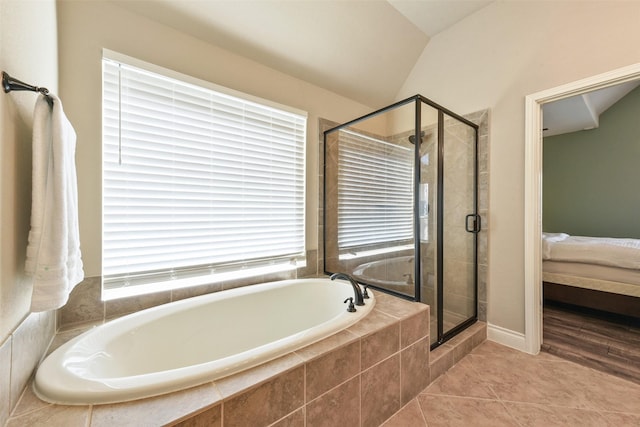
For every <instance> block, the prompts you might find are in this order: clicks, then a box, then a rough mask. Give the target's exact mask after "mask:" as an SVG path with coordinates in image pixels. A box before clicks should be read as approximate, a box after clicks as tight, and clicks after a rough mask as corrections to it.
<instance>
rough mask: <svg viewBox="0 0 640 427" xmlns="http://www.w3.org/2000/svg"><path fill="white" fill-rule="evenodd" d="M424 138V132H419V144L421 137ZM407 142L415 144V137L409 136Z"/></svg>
mask: <svg viewBox="0 0 640 427" xmlns="http://www.w3.org/2000/svg"><path fill="white" fill-rule="evenodd" d="M423 136H424V131H422V132H420V143H421V144H422V137H423ZM409 142H410V143H412V144H414V145H415V143H416V136H415V135H409Z"/></svg>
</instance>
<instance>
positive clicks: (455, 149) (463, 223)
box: [439, 114, 478, 335]
mask: <svg viewBox="0 0 640 427" xmlns="http://www.w3.org/2000/svg"><path fill="white" fill-rule="evenodd" d="M443 119H444V120H443V125H444V126H443V128H444V129H443V141H442V142H443V143H442V149H443V178H442V210H443V219H442V236H443V237H442V260H443V263H442V265H443V267H442V268H443V270H442V280H443V293H442V300H441V301H442V306H443V307H442V308H443V309H442V316H443V318H442V319H441V320H440V322H439V323H440V324H441V325H442V331H440V332H441V333H442V334H444V335H446V334H448V333H449V332H450V331H452V330H455V328H456V327H458V326H460V325H462V324H464V323H465V322H466V321H467V320H468V319H469V318H472V317H475V316H476V306H477V305H476V300H477V298H476V235H477V233H476V232H475V230H476V229H477V228H478V224H477V223H476V221H478V217H477V216H475V215H474V213H475V212H476V209H475V204H476V197H475V193H476V191H475V186H476V174H475V171H476V156H475V151H476V144H475V141H476V138H475V128H473V127H471V126H469V125H468V124H466V123H464V122H461V121H459V120H457V119H456V118H454V117H451V116H449V115H447V114H444V115H443Z"/></svg>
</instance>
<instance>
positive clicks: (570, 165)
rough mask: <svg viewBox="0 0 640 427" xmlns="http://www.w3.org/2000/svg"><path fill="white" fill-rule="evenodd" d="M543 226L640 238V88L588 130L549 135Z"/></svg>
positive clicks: (545, 153) (583, 233)
mask: <svg viewBox="0 0 640 427" xmlns="http://www.w3.org/2000/svg"><path fill="white" fill-rule="evenodd" d="M543 161H544V163H543V230H544V231H547V232H565V233H569V234H572V235H580V236H603V237H604V236H607V237H634V238H640V87H638V88H636V89H634V90H633V91H631V92H630V93H629V94H627V95H626V96H625V97H624V98H622V99H621V100H620V101H618V103H616V104H615V105H613V106H612V107H611V108H609V109H608V110H607V111H605V112H604V113H603V114H602V115H601V116H600V126H599V127H598V128H597V129H592V130H588V131H579V132H573V133H570V134H564V135H557V136H551V137H547V138H544V148H543Z"/></svg>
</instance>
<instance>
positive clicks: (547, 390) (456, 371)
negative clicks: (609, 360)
mask: <svg viewBox="0 0 640 427" xmlns="http://www.w3.org/2000/svg"><path fill="white" fill-rule="evenodd" d="M639 425H640V385H638V384H635V383H632V382H629V381H626V380H623V379H620V378H617V377H614V376H611V375H608V374H606V373H603V372H599V371H596V370H593V369H591V368H588V367H584V366H580V365H578V364H575V363H573V362H570V361H566V360H563V359H560V358H558V357H556V356H553V355H550V354H547V353H540V354H539V355H537V356H532V355H529V354H525V353H521V352H519V351H516V350H513V349H510V348H508V347H504V346H501V345H499V344H496V343H493V342H491V341H486V342H484V343H482V344H481V345H480V346H478V347H476V348H475V349H474V350H473V351H472V352H471V353H470V354H469V355H467V356H466V357H464V358H463V359H461V360H460V361H459V362H458V363H457V364H456V365H455V366H453V367H452V368H451V369H450V370H449V371H447V373H446V374H444V375H443V376H441V377H440V378H439V379H437V380H436V381H434V382H433V383H432V384H431V385H430V386H429V387H427V388H426V389H425V390H424V391H423V392H421V393H420V394H419V395H418V396H417V398H415V399H412V400H411V401H410V402H409V403H408V404H407V405H405V406H404V407H403V408H402V410H401V411H399V412H398V413H397V414H395V415H394V416H393V417H391V418H390V419H389V420H387V422H386V423H385V424H383V426H384V427H407V426H412V427H426V426H429V427H439V426H448V427H456V426H464V427H466V426H492V427H500V426H513V427H527V426H562V427H566V426H580V427H583V426H594V427H595V426H598V427H607V426H611V427H622V426H639Z"/></svg>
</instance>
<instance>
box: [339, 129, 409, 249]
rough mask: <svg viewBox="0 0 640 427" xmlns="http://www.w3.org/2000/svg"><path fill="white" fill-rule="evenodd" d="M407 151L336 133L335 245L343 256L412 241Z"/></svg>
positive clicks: (404, 148) (344, 132)
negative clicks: (336, 195)
mask: <svg viewBox="0 0 640 427" xmlns="http://www.w3.org/2000/svg"><path fill="white" fill-rule="evenodd" d="M413 156H414V153H413V150H412V149H409V148H406V147H402V146H400V145H397V144H392V143H389V142H386V141H383V140H381V139H377V138H372V137H369V136H366V135H363V134H360V133H356V132H353V131H349V130H340V148H339V153H338V188H339V191H338V194H339V198H338V244H339V247H340V249H341V252H343V253H344V256H341V258H349V257H351V256H353V253H355V252H366V251H368V250H372V249H375V250H381V249H382V248H389V247H390V246H391V247H393V248H394V249H396V250H397V249H398V246H401V245H406V244H409V243H410V242H411V239H412V238H413V203H412V202H413Z"/></svg>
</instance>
